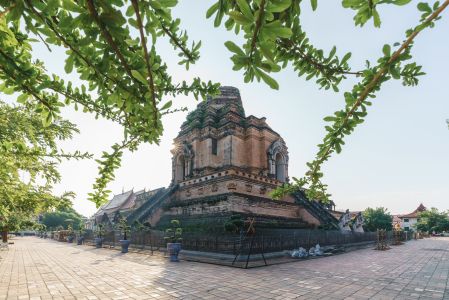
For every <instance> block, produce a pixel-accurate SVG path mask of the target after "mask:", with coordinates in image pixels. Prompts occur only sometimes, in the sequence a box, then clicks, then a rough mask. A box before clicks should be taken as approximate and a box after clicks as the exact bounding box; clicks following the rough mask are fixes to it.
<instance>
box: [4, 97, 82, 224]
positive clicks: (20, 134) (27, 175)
mask: <svg viewBox="0 0 449 300" xmlns="http://www.w3.org/2000/svg"><path fill="white" fill-rule="evenodd" d="M76 132H77V129H76V127H75V125H74V124H72V123H70V122H68V121H65V120H62V119H60V118H59V117H58V118H57V120H56V121H55V122H53V123H52V124H50V125H48V126H44V125H43V124H42V122H41V117H40V113H36V112H35V111H34V108H31V107H30V106H28V105H20V106H18V107H13V106H11V105H8V104H6V103H4V102H2V101H0V231H3V232H7V231H14V230H18V229H20V228H21V227H23V226H25V227H27V226H28V227H29V224H30V222H33V219H34V218H35V217H36V215H37V214H39V213H41V212H45V211H47V210H51V209H54V208H59V207H65V206H67V205H69V204H70V201H71V198H73V196H74V194H73V193H70V192H68V193H64V194H63V195H62V196H55V195H53V193H52V187H53V185H54V183H56V182H58V181H59V179H60V175H59V172H58V171H57V165H58V163H59V162H60V161H61V159H64V158H75V159H79V158H85V157H89V155H88V154H81V153H78V152H77V153H73V154H68V153H64V152H63V151H61V150H60V149H59V148H58V147H57V141H60V140H66V139H69V138H71V137H72V135H73V133H76Z"/></svg>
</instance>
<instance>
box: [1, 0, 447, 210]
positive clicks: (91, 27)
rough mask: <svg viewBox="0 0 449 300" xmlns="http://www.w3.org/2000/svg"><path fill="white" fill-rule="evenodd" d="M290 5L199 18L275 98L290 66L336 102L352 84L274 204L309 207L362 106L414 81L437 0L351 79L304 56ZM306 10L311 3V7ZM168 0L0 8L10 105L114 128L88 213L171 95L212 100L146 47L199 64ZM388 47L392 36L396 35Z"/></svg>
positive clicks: (66, 0)
mask: <svg viewBox="0 0 449 300" xmlns="http://www.w3.org/2000/svg"><path fill="white" fill-rule="evenodd" d="M303 2H304V1H301V0H233V1H223V0H217V1H216V2H215V3H214V4H213V5H212V6H211V7H210V8H209V9H208V10H207V12H206V17H207V18H213V19H214V25H215V26H216V27H218V26H224V27H225V28H226V29H228V30H233V31H234V32H235V34H236V35H238V36H239V37H238V38H237V39H236V40H238V41H242V42H238V44H237V43H235V42H233V41H228V42H226V43H225V47H227V49H229V51H230V52H231V53H232V57H231V60H232V62H233V65H234V66H233V69H234V70H236V71H242V72H243V79H244V81H245V82H250V81H254V80H257V81H260V80H262V81H264V82H265V83H266V84H268V85H269V86H270V87H272V88H274V89H278V88H279V86H278V83H277V82H276V81H275V80H274V79H273V78H272V77H271V75H272V73H276V72H279V71H281V70H282V69H284V68H286V67H287V66H289V65H290V66H293V68H294V70H295V71H296V72H297V73H298V76H299V77H305V79H306V80H311V79H314V80H315V81H316V84H317V85H318V87H319V88H324V89H332V90H334V91H335V92H339V88H338V87H339V85H340V83H341V82H342V81H344V80H345V79H346V78H347V77H349V76H358V79H359V83H357V84H356V85H355V86H354V87H353V88H352V89H351V90H350V91H347V92H345V93H343V95H342V96H343V97H342V98H344V101H345V106H344V108H343V109H341V110H339V111H337V112H335V114H334V115H332V116H328V117H326V118H325V121H327V122H329V125H328V126H326V130H327V134H326V136H325V137H324V139H323V142H322V143H321V144H320V145H318V147H319V149H318V152H317V154H316V157H315V159H314V160H313V161H312V162H310V163H309V164H308V167H309V170H308V171H307V172H306V174H305V176H304V177H302V178H294V180H293V185H292V186H289V187H285V189H280V190H279V191H278V192H277V194H276V195H277V196H281V195H282V194H283V193H284V192H291V191H292V189H299V188H306V192H307V194H308V196H309V198H311V199H318V200H323V201H325V200H327V199H328V198H329V194H328V193H327V190H326V185H325V184H324V183H322V182H321V178H322V176H323V174H322V171H321V166H322V164H323V163H324V162H325V161H327V160H328V159H329V158H330V157H331V155H332V154H333V153H339V152H341V150H342V146H343V145H344V138H345V137H346V136H347V135H348V134H350V133H352V132H353V131H354V130H355V128H356V127H357V126H358V125H359V124H361V123H362V122H363V121H364V119H365V117H366V115H367V106H369V105H371V104H372V103H371V101H370V100H371V99H372V98H374V97H375V94H376V92H378V91H379V90H380V88H381V86H382V85H383V84H384V83H385V82H387V81H389V80H391V79H397V80H402V83H403V84H404V85H406V86H413V85H416V84H417V83H418V77H419V76H421V75H423V74H424V72H423V71H422V70H421V66H418V65H417V64H416V63H415V62H412V61H411V59H412V55H411V49H412V46H413V42H414V40H415V38H416V37H417V36H418V35H419V33H420V32H421V31H422V30H424V29H427V28H431V27H433V26H434V25H435V21H437V20H438V19H439V18H440V15H441V13H442V12H443V11H444V10H445V9H446V7H447V6H448V5H449V0H445V1H444V2H442V3H441V4H440V2H438V1H437V2H434V4H433V5H429V4H427V3H424V2H422V3H419V4H418V5H417V9H418V10H419V11H420V12H421V13H422V16H421V19H420V20H419V21H417V25H416V26H413V27H411V28H410V29H409V30H407V31H406V33H405V37H404V41H403V42H402V43H395V44H393V45H389V44H386V45H383V47H380V48H381V49H379V50H381V51H382V54H381V57H380V58H379V59H377V60H372V61H371V62H369V61H368V62H367V65H366V67H365V68H364V69H363V70H358V71H352V70H351V68H350V65H349V59H350V57H351V53H350V52H348V53H337V49H336V47H333V48H332V49H331V50H330V51H328V52H327V53H326V52H325V51H324V50H322V49H318V48H317V47H315V46H314V45H313V44H312V43H311V42H310V40H309V39H308V37H307V33H306V32H305V31H304V30H303V28H302V27H301V18H302V16H301V5H304V3H303ZM310 2H311V5H312V8H313V10H316V9H317V2H318V1H317V0H311V1H310ZM410 2H411V0H376V1H373V0H342V6H343V8H345V9H351V10H353V11H354V14H355V15H354V23H355V25H356V26H363V25H364V24H366V23H367V22H368V21H369V20H372V21H373V23H374V25H375V26H376V27H379V26H380V25H381V18H380V15H379V8H380V7H381V6H384V5H395V6H403V5H406V4H408V3H410ZM177 3H178V1H177V0H152V1H143V0H130V1H125V0H114V1H104V0H103V1H102V0H79V1H74V0H0V9H1V10H0V81H2V82H3V83H2V85H1V86H0V91H3V92H4V93H14V92H15V93H17V94H19V96H18V97H17V101H18V103H22V104H26V105H29V106H31V107H33V108H34V109H35V111H36V112H38V113H39V114H40V117H41V119H42V120H43V123H44V124H45V125H47V126H48V125H50V124H52V123H53V122H54V121H55V120H56V119H57V117H58V115H59V114H60V108H61V107H63V106H68V105H73V107H74V108H75V109H77V108H78V107H79V106H81V107H82V108H83V110H84V111H86V112H91V113H94V114H95V115H96V116H98V117H103V118H106V119H109V120H112V121H115V122H117V123H119V124H121V125H122V126H123V128H124V137H123V140H122V141H119V142H117V143H116V144H114V145H113V146H112V151H111V152H110V153H107V152H104V153H103V155H102V158H101V159H100V160H98V162H99V177H98V178H97V180H96V182H95V183H94V185H93V187H94V192H92V193H91V194H90V196H89V198H90V200H92V201H94V202H95V203H96V205H97V206H100V205H101V204H102V203H104V202H105V201H106V200H107V198H108V194H109V191H108V190H107V184H108V182H109V181H110V180H113V179H114V170H115V169H117V168H118V167H119V166H120V160H121V156H122V154H123V150H124V149H129V150H131V151H134V150H135V149H137V147H138V146H139V144H140V143H142V142H149V143H158V142H159V138H160V136H161V134H162V131H163V127H162V122H161V119H162V117H163V116H164V115H166V114H169V113H171V112H174V111H177V110H183V108H182V107H177V108H174V109H172V106H173V103H172V101H171V100H170V99H171V98H172V97H175V96H176V95H180V94H184V95H189V94H191V95H193V96H195V98H198V97H203V98H204V97H205V96H206V95H207V94H214V93H216V92H217V88H218V85H217V84H214V83H211V82H205V81H202V80H201V79H200V78H194V79H193V80H192V81H191V82H186V81H183V82H179V83H175V82H173V79H172V77H171V75H170V74H169V72H168V66H167V65H166V64H165V62H164V61H162V59H161V57H160V56H159V54H158V52H157V50H156V47H155V45H156V43H157V41H158V40H160V39H162V38H167V39H168V40H169V41H170V43H171V44H172V45H173V48H174V51H176V52H177V54H178V56H179V58H180V59H179V64H181V65H184V66H185V67H186V70H188V69H189V66H190V65H191V64H194V63H195V62H196V61H197V60H198V59H199V49H200V46H201V42H189V38H188V35H187V33H186V32H185V31H184V30H182V29H181V28H180V20H179V19H176V18H173V16H172V13H171V11H172V8H173V7H175V6H176V5H177ZM398 39H399V37H398ZM39 42H40V43H43V44H45V45H46V46H47V47H48V48H49V49H51V48H52V47H60V46H62V47H64V48H65V49H66V60H65V66H64V71H65V72H66V73H71V72H73V71H75V72H76V73H77V75H78V77H79V79H80V82H81V83H80V84H74V83H72V82H70V81H64V80H62V79H61V78H60V77H59V76H58V75H57V74H48V72H47V71H46V69H45V65H44V63H43V62H41V61H33V60H32V44H33V43H39Z"/></svg>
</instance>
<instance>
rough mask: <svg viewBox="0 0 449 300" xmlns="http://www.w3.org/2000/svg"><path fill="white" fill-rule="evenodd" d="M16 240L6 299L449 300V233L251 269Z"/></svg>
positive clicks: (4, 284)
mask: <svg viewBox="0 0 449 300" xmlns="http://www.w3.org/2000/svg"><path fill="white" fill-rule="evenodd" d="M14 242H15V244H14V245H11V246H10V248H9V250H8V251H0V299H174V298H179V299H233V300H237V299H418V298H419V299H449V287H448V273H449V238H434V239H425V240H419V241H410V242H408V243H407V244H405V245H402V246H396V247H393V248H392V249H391V250H389V251H385V252H380V251H374V250H372V249H364V250H359V251H354V252H350V253H347V254H342V255H338V256H333V257H328V258H321V259H315V260H308V261H302V262H294V263H289V264H282V265H274V266H269V267H264V268H255V269H248V270H244V269H236V268H229V267H223V266H215V265H209V264H202V263H193V262H180V263H168V262H167V261H166V259H163V258H162V257H160V256H153V257H151V256H147V255H143V254H136V253H128V254H126V255H122V254H121V253H119V252H118V251H114V250H109V249H95V248H93V247H90V246H76V245H74V244H66V243H59V242H55V241H50V240H42V239H39V238H35V237H25V238H16V239H14Z"/></svg>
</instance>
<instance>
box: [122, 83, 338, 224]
mask: <svg viewBox="0 0 449 300" xmlns="http://www.w3.org/2000/svg"><path fill="white" fill-rule="evenodd" d="M220 91H221V94H220V95H219V96H216V97H209V98H208V99H207V101H204V102H202V103H200V104H199V105H198V106H197V108H196V109H195V110H194V111H192V112H191V113H190V114H189V115H188V116H187V120H186V121H185V122H184V123H183V124H182V126H181V130H180V132H179V135H178V136H177V137H176V138H175V140H174V148H173V150H172V151H171V152H172V182H171V184H170V187H169V188H167V189H162V190H160V191H158V192H157V193H153V194H152V196H151V197H149V198H148V199H147V200H146V202H144V203H143V204H142V205H141V206H139V207H136V208H135V209H134V211H132V212H131V213H130V214H128V220H129V221H130V222H132V221H135V220H139V221H141V222H144V221H150V222H151V223H152V224H153V225H156V226H158V225H162V226H163V225H164V224H168V222H169V221H170V220H171V219H178V220H181V222H182V223H183V224H184V226H188V227H192V228H196V227H197V228H200V227H208V228H211V227H217V228H220V227H223V223H224V222H226V220H227V219H228V218H229V217H230V216H231V215H233V214H239V215H241V216H242V217H243V218H246V217H255V218H256V220H257V224H258V225H259V226H266V227H280V228H286V227H288V228H304V227H317V226H320V225H327V226H331V227H332V226H337V224H338V221H337V220H336V219H335V218H334V217H333V216H332V215H331V214H330V213H329V212H328V210H327V209H326V208H324V207H323V206H321V205H320V204H318V203H317V202H314V201H308V200H307V199H306V198H305V196H304V194H303V193H301V192H299V193H297V194H295V195H291V196H288V197H286V198H285V199H282V200H273V199H272V198H271V197H270V192H271V191H272V190H273V189H275V188H276V187H278V186H280V185H282V184H283V183H285V182H288V163H289V155H288V149H287V146H286V143H285V141H284V140H283V139H282V137H281V136H280V135H279V134H278V133H277V132H275V131H274V130H273V129H271V127H270V126H268V124H267V123H266V118H257V117H255V116H252V115H251V116H246V115H245V110H244V108H243V104H242V99H241V97H240V92H239V90H238V89H237V88H234V87H221V88H220ZM203 229H204V228H203Z"/></svg>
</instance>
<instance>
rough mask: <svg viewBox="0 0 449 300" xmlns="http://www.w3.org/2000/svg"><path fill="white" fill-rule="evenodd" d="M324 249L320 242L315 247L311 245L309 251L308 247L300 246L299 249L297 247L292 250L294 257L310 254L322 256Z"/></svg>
mask: <svg viewBox="0 0 449 300" xmlns="http://www.w3.org/2000/svg"><path fill="white" fill-rule="evenodd" d="M322 255H323V250H321V247H320V244H316V246H315V247H311V248H310V249H309V251H307V250H306V249H304V248H302V247H299V249H295V250H293V251H292V254H291V257H293V258H306V257H309V256H322Z"/></svg>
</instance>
